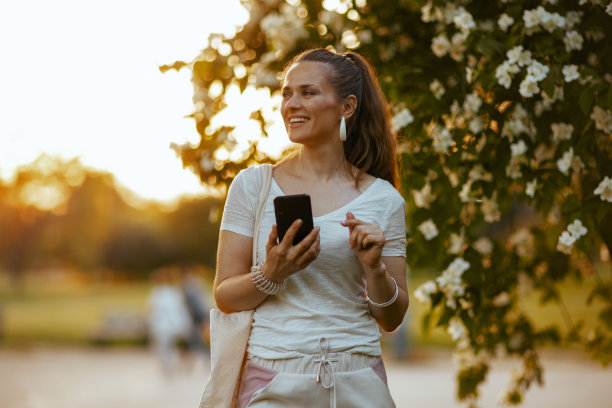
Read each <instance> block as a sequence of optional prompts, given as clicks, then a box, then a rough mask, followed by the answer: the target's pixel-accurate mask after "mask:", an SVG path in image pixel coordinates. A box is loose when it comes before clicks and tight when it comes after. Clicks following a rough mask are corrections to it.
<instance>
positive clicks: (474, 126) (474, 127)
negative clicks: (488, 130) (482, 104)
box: [468, 116, 484, 134]
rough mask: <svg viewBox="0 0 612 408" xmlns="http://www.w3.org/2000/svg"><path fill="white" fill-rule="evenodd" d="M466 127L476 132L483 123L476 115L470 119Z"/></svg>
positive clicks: (478, 131) (481, 127)
mask: <svg viewBox="0 0 612 408" xmlns="http://www.w3.org/2000/svg"><path fill="white" fill-rule="evenodd" d="M468 127H469V128H470V131H471V132H472V133H474V134H478V133H480V131H481V130H482V129H483V128H484V125H483V123H482V119H481V118H480V117H479V116H476V117H475V118H473V119H472V120H471V121H470V123H469V124H468Z"/></svg>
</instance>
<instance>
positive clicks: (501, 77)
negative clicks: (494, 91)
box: [495, 61, 521, 89]
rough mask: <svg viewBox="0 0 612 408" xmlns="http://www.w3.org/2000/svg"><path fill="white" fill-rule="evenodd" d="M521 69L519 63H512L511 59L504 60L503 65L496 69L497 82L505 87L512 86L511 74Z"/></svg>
mask: <svg viewBox="0 0 612 408" xmlns="http://www.w3.org/2000/svg"><path fill="white" fill-rule="evenodd" d="M520 70H521V69H520V68H519V66H518V65H517V64H512V63H510V62H509V61H504V62H503V63H502V64H501V65H499V66H498V67H497V68H496V69H495V78H497V82H498V83H499V84H500V85H502V86H503V87H504V88H506V89H508V88H510V84H511V83H512V77H511V76H510V74H516V73H517V72H519V71H520Z"/></svg>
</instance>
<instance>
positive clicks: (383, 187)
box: [372, 178, 405, 202]
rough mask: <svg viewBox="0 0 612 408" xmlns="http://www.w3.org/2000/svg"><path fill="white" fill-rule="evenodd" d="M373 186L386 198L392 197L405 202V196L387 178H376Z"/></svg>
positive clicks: (377, 192)
mask: <svg viewBox="0 0 612 408" xmlns="http://www.w3.org/2000/svg"><path fill="white" fill-rule="evenodd" d="M372 187H374V188H375V190H376V194H378V195H381V194H382V195H384V196H385V197H386V198H391V199H393V200H401V201H402V202H404V201H405V200H404V197H402V195H401V194H400V192H399V191H397V189H396V188H395V187H394V186H393V185H392V184H391V183H389V182H388V181H387V180H385V179H382V178H376V181H375V182H374V183H373V185H372Z"/></svg>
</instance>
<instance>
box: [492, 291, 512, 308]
mask: <svg viewBox="0 0 612 408" xmlns="http://www.w3.org/2000/svg"><path fill="white" fill-rule="evenodd" d="M509 303H510V296H509V295H508V292H506V291H504V292H501V293H500V294H499V295H497V296H495V297H494V298H493V306H496V307H504V306H507V305H508V304H509Z"/></svg>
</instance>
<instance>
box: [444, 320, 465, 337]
mask: <svg viewBox="0 0 612 408" xmlns="http://www.w3.org/2000/svg"><path fill="white" fill-rule="evenodd" d="M447 330H448V334H450V335H451V337H452V339H453V341H454V340H459V339H464V338H466V337H467V329H466V328H465V326H464V325H463V323H462V322H461V319H459V318H458V317H453V318H451V319H450V320H449V322H448V329H447Z"/></svg>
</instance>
